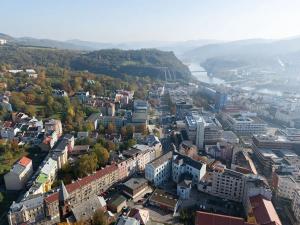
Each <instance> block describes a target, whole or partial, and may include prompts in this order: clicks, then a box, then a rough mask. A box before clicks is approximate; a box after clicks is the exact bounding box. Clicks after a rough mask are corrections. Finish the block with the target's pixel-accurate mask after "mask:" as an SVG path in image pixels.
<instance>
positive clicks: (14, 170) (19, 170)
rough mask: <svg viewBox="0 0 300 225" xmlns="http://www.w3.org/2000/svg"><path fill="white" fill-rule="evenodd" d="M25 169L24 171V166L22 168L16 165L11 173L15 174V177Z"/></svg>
mask: <svg viewBox="0 0 300 225" xmlns="http://www.w3.org/2000/svg"><path fill="white" fill-rule="evenodd" d="M25 169H26V167H24V166H22V165H20V164H18V163H16V164H15V165H14V166H13V168H12V170H11V172H13V173H15V174H17V175H20V174H21V173H22V172H23V171H24V170H25Z"/></svg>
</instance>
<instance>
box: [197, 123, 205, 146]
mask: <svg viewBox="0 0 300 225" xmlns="http://www.w3.org/2000/svg"><path fill="white" fill-rule="evenodd" d="M196 123H197V133H196V146H197V147H198V149H203V145H204V121H203V118H202V117H200V118H199V119H198V120H197V122H196Z"/></svg>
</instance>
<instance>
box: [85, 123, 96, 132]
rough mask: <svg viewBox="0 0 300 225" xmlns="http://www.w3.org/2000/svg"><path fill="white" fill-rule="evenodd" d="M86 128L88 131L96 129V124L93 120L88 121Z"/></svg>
mask: <svg viewBox="0 0 300 225" xmlns="http://www.w3.org/2000/svg"><path fill="white" fill-rule="evenodd" d="M84 130H85V131H88V132H92V131H94V124H93V123H92V122H87V123H86V124H85V127H84Z"/></svg>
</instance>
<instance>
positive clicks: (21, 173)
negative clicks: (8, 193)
mask: <svg viewBox="0 0 300 225" xmlns="http://www.w3.org/2000/svg"><path fill="white" fill-rule="evenodd" d="M32 173H33V169H32V161H31V159H29V158H27V157H25V156H24V157H22V158H21V159H20V160H19V161H18V162H17V163H15V164H14V166H13V167H12V169H11V170H10V171H9V172H8V173H7V174H5V175H4V182H5V187H6V190H22V189H23V188H24V187H25V184H26V182H27V181H28V180H29V178H30V177H31V176H32Z"/></svg>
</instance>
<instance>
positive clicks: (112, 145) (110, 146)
mask: <svg viewBox="0 0 300 225" xmlns="http://www.w3.org/2000/svg"><path fill="white" fill-rule="evenodd" d="M105 147H106V148H107V150H108V151H115V150H116V145H115V143H113V142H112V141H107V142H106V143H105Z"/></svg>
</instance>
